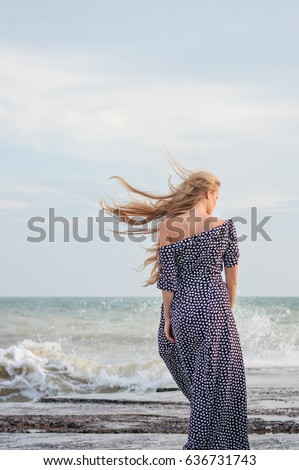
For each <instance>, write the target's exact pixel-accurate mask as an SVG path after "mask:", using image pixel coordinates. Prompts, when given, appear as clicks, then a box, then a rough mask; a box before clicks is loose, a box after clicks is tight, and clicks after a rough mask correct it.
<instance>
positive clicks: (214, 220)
mask: <svg viewBox="0 0 299 470" xmlns="http://www.w3.org/2000/svg"><path fill="white" fill-rule="evenodd" d="M227 221H228V219H227V220H222V219H219V218H218V217H208V218H207V219H206V220H205V222H206V223H207V224H208V225H207V228H206V230H208V229H211V228H215V227H218V226H219V225H223V224H225V223H226V222H227Z"/></svg>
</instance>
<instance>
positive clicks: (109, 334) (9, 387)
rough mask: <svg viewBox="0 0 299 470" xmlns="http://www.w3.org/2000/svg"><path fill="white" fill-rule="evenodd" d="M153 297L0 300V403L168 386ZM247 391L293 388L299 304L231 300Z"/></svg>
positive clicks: (298, 362) (147, 391) (298, 373)
mask: <svg viewBox="0 0 299 470" xmlns="http://www.w3.org/2000/svg"><path fill="white" fill-rule="evenodd" d="M160 314H161V296H159V297H158V296H157V297H86V298H85V297H58V298H55V297H1V298H0V401H2V402H3V401H6V402H9V401H13V402H24V401H37V400H39V399H40V398H41V397H49V396H51V397H52V396H55V397H57V396H73V395H74V394H75V395H87V394H93V395H100V394H105V396H107V394H111V396H112V395H113V394H115V393H116V392H117V393H118V394H119V393H120V392H121V393H122V394H123V395H125V396H129V397H130V396H132V394H136V393H138V394H139V396H140V394H142V395H144V396H145V397H146V396H147V395H148V396H150V395H151V396H152V394H153V392H155V391H157V390H161V389H164V388H165V389H167V388H169V387H170V388H171V387H174V386H175V384H174V382H173V379H172V377H171V375H170V373H169V372H168V369H167V368H166V366H165V364H164V362H163V361H162V359H161V358H160V356H159V353H158V348H157V331H158V326H159V320H160ZM233 314H234V318H235V321H236V324H237V328H238V332H239V336H240V340H241V345H242V351H243V357H244V364H245V369H246V376H247V379H248V383H249V384H253V385H254V386H263V385H265V386H271V385H273V384H275V386H277V387H284V386H285V387H287V386H292V387H294V386H299V383H298V377H299V354H298V353H299V340H298V318H299V315H298V314H299V297H238V298H237V299H236V302H235V305H234V308H233Z"/></svg>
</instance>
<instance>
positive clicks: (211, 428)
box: [157, 219, 250, 450]
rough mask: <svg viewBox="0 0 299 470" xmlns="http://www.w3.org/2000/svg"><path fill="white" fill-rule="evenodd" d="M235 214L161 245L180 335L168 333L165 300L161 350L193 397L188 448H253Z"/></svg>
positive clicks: (163, 278)
mask: <svg viewBox="0 0 299 470" xmlns="http://www.w3.org/2000/svg"><path fill="white" fill-rule="evenodd" d="M239 256H240V255H239V248H238V241H237V232H236V228H235V225H234V222H233V220H232V219H228V220H226V221H225V222H224V223H223V224H222V225H218V226H217V227H214V228H212V229H210V230H207V231H205V232H201V233H199V234H195V235H193V236H190V237H187V238H184V239H182V240H180V241H178V242H175V243H171V244H169V245H164V246H161V247H160V248H159V250H158V260H159V273H160V278H159V280H158V282H157V287H158V288H159V289H163V290H167V291H173V292H174V297H173V301H172V303H171V307H170V320H171V327H172V332H173V335H174V338H175V343H171V342H170V341H168V340H167V338H166V336H165V333H164V312H163V302H162V305H161V316H160V324H159V329H158V350H159V354H160V357H161V358H162V359H163V361H164V362H165V364H166V366H167V368H168V370H169V372H170V373H171V375H172V377H173V379H174V380H175V382H176V383H177V385H178V387H179V388H180V389H181V391H182V392H183V393H184V395H185V396H186V397H187V398H188V400H189V402H190V419H189V425H188V439H187V442H186V443H185V445H184V447H183V449H206V450H236V449H238V450H242V449H250V447H249V441H248V434H247V394H246V379H245V368H244V363H243V355H242V350H241V344H240V339H239V335H238V331H237V327H236V323H235V319H234V316H233V313H232V310H231V308H230V298H229V292H228V289H227V286H226V284H225V282H224V280H223V279H222V275H221V271H222V270H223V265H224V266H226V267H232V266H235V265H237V264H238V260H239Z"/></svg>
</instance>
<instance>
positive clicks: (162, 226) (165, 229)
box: [158, 218, 171, 246]
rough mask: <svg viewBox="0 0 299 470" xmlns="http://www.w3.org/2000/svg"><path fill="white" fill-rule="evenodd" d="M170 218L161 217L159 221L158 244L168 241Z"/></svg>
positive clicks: (165, 243) (161, 244)
mask: <svg viewBox="0 0 299 470" xmlns="http://www.w3.org/2000/svg"><path fill="white" fill-rule="evenodd" d="M170 220H171V219H170V218H168V219H167V218H163V219H162V220H161V222H160V223H159V239H158V240H159V246H164V245H168V244H169V243H170V230H169V222H170Z"/></svg>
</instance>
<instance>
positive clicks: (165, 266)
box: [157, 245, 177, 292]
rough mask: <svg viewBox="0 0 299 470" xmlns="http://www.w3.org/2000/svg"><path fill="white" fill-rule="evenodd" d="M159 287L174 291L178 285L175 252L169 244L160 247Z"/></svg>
mask: <svg viewBox="0 0 299 470" xmlns="http://www.w3.org/2000/svg"><path fill="white" fill-rule="evenodd" d="M158 273H159V279H158V282H157V287H158V289H162V290H167V291H171V292H174V291H175V290H176V287H177V269H176V262H175V253H174V251H173V250H172V249H171V247H170V246H169V245H163V246H162V247H160V248H159V249H158Z"/></svg>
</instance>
